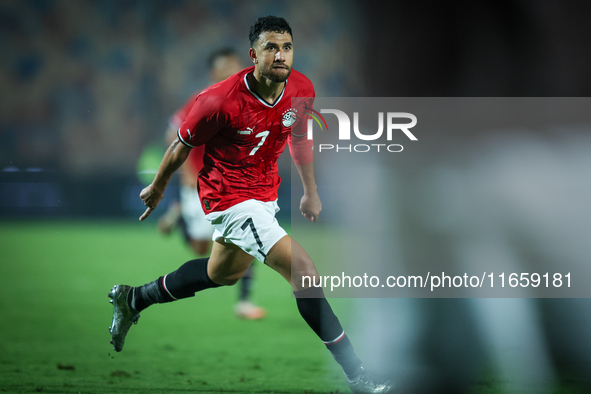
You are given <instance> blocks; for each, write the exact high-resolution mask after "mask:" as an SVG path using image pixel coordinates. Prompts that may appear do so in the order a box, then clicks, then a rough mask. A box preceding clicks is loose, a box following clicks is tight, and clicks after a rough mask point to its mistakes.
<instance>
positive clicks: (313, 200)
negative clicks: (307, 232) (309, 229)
mask: <svg viewBox="0 0 591 394" xmlns="http://www.w3.org/2000/svg"><path fill="white" fill-rule="evenodd" d="M300 211H302V215H304V217H305V218H306V219H308V220H309V221H311V222H312V223H315V222H316V221H317V220H318V215H320V211H322V202H321V201H320V196H319V195H318V193H316V192H314V193H306V194H304V196H303V197H302V199H301V200H300Z"/></svg>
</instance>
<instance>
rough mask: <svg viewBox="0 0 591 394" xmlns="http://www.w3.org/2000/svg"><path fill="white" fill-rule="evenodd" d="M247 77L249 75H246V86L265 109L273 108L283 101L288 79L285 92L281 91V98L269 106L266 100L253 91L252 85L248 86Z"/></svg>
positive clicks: (284, 86)
mask: <svg viewBox="0 0 591 394" xmlns="http://www.w3.org/2000/svg"><path fill="white" fill-rule="evenodd" d="M247 77H248V73H246V74H244V84H245V85H246V88H247V89H248V91H249V92H250V93H251V94H252V95H253V96H254V98H256V99H257V100H258V101H259V102H260V103H261V104H263V105H264V106H265V107H269V108H273V107H275V106H276V105H277V104H278V103H279V102H280V101H281V98H282V97H283V93H285V88H286V87H287V81H288V80H287V79H286V80H285V85H283V90H282V91H281V94H280V95H279V97H277V100H275V104H269V103H268V102H267V101H266V100H264V99H263V98H262V97H261V96H259V95H258V94H257V93H256V92H255V91H254V90H252V89H251V88H250V85H248V78H247Z"/></svg>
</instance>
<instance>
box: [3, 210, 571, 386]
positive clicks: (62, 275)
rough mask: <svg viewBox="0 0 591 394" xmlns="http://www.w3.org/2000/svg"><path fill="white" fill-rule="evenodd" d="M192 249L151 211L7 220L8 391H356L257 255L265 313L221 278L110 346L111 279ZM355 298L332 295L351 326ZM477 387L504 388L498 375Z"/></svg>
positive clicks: (159, 267) (147, 274)
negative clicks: (141, 217) (252, 317)
mask: <svg viewBox="0 0 591 394" xmlns="http://www.w3.org/2000/svg"><path fill="white" fill-rule="evenodd" d="M311 236H312V237H314V236H319V235H318V234H316V235H314V234H312V235H311ZM191 258H193V257H192V255H191V253H190V252H189V250H188V249H187V248H186V247H185V246H184V245H183V243H182V241H181V239H180V236H178V234H173V235H172V236H170V237H163V236H160V235H159V234H158V232H157V231H156V229H155V226H154V221H151V222H146V223H139V222H137V223H136V222H133V221H129V222H59V221H41V222H16V221H13V222H2V223H0V259H1V261H0V281H1V286H0V308H1V311H2V317H1V320H0V392H2V393H4V392H6V393H38V392H43V393H134V394H137V393H220V392H226V393H337V392H338V393H347V392H349V389H348V387H347V385H346V383H345V381H344V378H343V375H342V372H341V370H340V368H339V367H338V365H337V364H336V363H335V362H334V361H333V360H332V357H331V356H330V354H329V353H328V352H327V351H326V350H325V348H324V346H323V345H322V343H321V342H320V341H319V340H318V338H316V336H315V334H314V333H313V332H312V331H311V330H310V329H309V328H308V326H307V325H306V323H305V322H304V321H303V319H302V318H301V317H300V316H299V314H298V311H297V308H296V305H295V301H294V299H293V298H291V293H290V289H289V285H288V284H287V283H286V282H285V281H284V280H283V279H282V278H281V277H280V276H279V275H278V274H277V273H275V272H273V271H272V270H271V269H269V268H268V267H266V266H264V265H262V264H261V263H258V262H255V264H257V267H255V268H256V271H255V277H256V283H255V285H254V301H255V302H257V303H259V304H261V305H262V306H264V307H265V308H267V311H268V316H267V318H265V319H264V320H263V321H256V322H250V321H243V320H239V319H237V318H236V317H234V315H233V311H232V308H233V306H234V302H235V300H236V295H237V289H236V288H231V287H228V288H219V289H212V290H208V291H205V292H201V293H198V294H197V296H196V297H194V298H191V299H188V300H182V301H180V302H175V303H171V304H166V305H155V306H153V307H151V308H149V309H148V310H146V311H144V312H143V313H142V317H141V318H140V320H139V324H138V325H137V326H134V327H132V329H131V331H130V333H129V335H128V337H127V341H126V344H125V349H124V351H123V352H121V353H116V352H115V351H114V350H112V346H111V345H110V344H109V340H110V336H109V333H108V327H109V325H110V322H111V313H112V307H111V304H109V302H108V297H107V293H108V292H109V290H110V288H111V287H112V286H113V285H114V284H118V283H125V284H130V285H139V284H143V283H146V282H149V281H151V280H154V279H155V278H157V277H158V276H160V275H163V274H166V273H168V272H170V271H173V270H175V269H176V268H178V266H179V265H180V264H182V263H183V262H184V261H186V260H188V259H191ZM349 302H350V300H346V299H332V300H331V304H332V306H333V308H334V309H335V311H336V312H337V314H338V315H339V318H340V319H341V320H342V321H343V322H344V325H345V326H347V324H348V318H350V317H348V316H347V310H348V306H349ZM352 339H353V340H355V338H352ZM358 350H359V349H358ZM358 353H360V352H359V351H358ZM361 353H362V352H361ZM473 392H474V393H478V394H495V393H502V391H500V390H499V389H498V388H497V387H496V384H495V380H494V377H492V376H491V377H487V378H483V379H481V380H479V381H477V382H474V385H473ZM555 393H563V394H572V393H579V391H578V390H568V389H565V388H564V387H562V388H561V389H560V390H557V391H555Z"/></svg>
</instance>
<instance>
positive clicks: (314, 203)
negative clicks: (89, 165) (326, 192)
mask: <svg viewBox="0 0 591 394" xmlns="http://www.w3.org/2000/svg"><path fill="white" fill-rule="evenodd" d="M296 168H297V170H298V173H299V174H300V178H301V180H302V185H303V186H304V195H303V196H302V199H301V200H300V211H301V212H302V215H304V217H305V218H306V219H308V220H309V221H311V222H316V221H317V220H318V216H319V215H320V211H322V202H321V201H320V196H319V195H318V189H317V187H316V180H315V179H314V164H313V163H309V164H304V165H298V164H296Z"/></svg>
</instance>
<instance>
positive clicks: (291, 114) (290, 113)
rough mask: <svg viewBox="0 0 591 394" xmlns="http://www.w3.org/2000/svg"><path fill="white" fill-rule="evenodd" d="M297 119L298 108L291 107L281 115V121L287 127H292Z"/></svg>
mask: <svg viewBox="0 0 591 394" xmlns="http://www.w3.org/2000/svg"><path fill="white" fill-rule="evenodd" d="M296 120H297V110H296V109H293V108H290V109H288V110H287V111H286V112H284V113H283V116H282V117H281V123H282V124H283V126H285V127H291V126H292V125H293V124H294V123H295V122H296Z"/></svg>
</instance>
